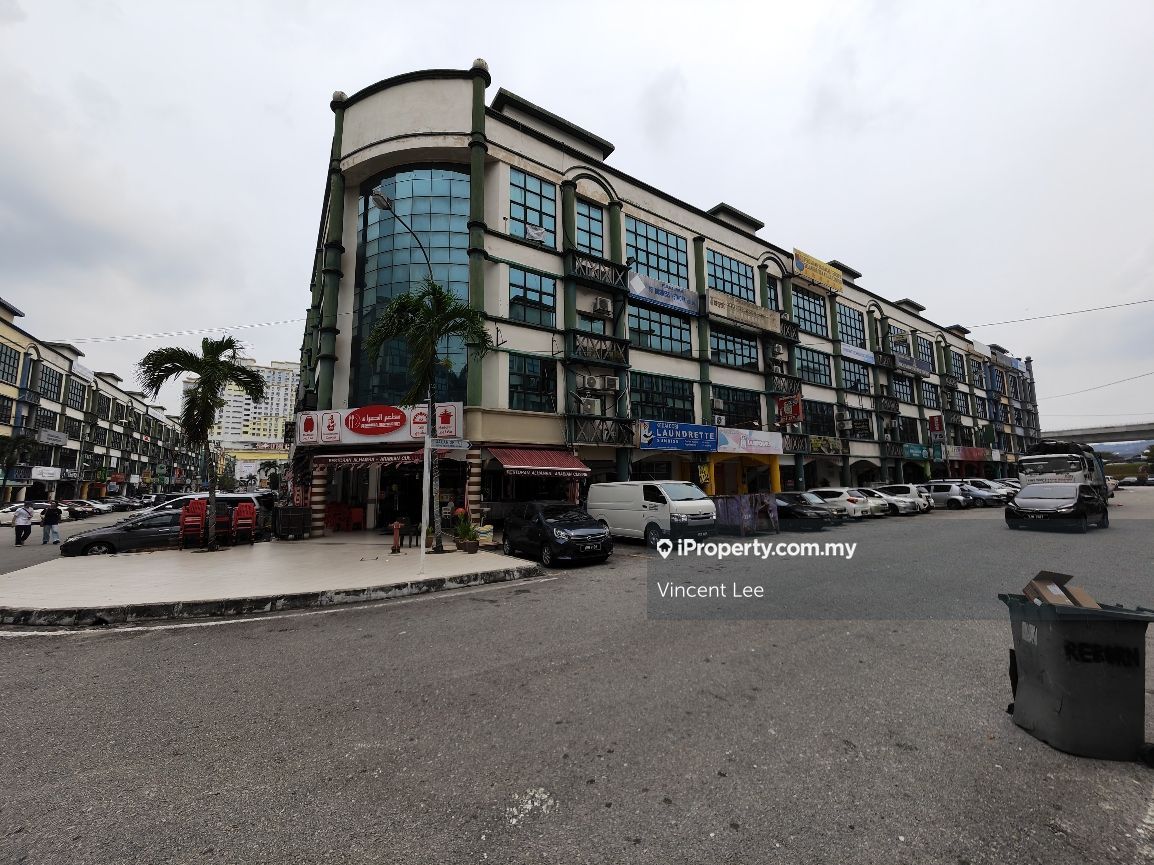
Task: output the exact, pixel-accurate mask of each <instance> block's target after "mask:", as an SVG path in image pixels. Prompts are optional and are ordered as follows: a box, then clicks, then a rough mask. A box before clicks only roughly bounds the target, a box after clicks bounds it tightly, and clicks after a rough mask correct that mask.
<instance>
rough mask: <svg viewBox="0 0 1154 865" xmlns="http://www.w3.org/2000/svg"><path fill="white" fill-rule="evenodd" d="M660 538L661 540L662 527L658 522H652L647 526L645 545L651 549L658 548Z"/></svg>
mask: <svg viewBox="0 0 1154 865" xmlns="http://www.w3.org/2000/svg"><path fill="white" fill-rule="evenodd" d="M659 540H661V527H660V526H658V525H657V523H650V524H649V525H647V526H646V527H645V545H646V546H647V547H649V548H650V549H656V548H657V542H658V541H659Z"/></svg>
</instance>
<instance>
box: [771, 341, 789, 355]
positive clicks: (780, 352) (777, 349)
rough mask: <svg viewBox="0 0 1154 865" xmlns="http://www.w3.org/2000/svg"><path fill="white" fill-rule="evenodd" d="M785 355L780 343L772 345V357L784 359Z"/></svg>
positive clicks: (783, 347)
mask: <svg viewBox="0 0 1154 865" xmlns="http://www.w3.org/2000/svg"><path fill="white" fill-rule="evenodd" d="M785 353H786V349H785V346H784V345H782V344H781V343H780V342H775V343H774V344H773V356H774V357H784V356H785Z"/></svg>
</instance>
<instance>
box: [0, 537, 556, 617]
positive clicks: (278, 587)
mask: <svg viewBox="0 0 1154 865" xmlns="http://www.w3.org/2000/svg"><path fill="white" fill-rule="evenodd" d="M390 546H391V538H386V537H384V536H381V535H378V534H376V533H374V532H354V533H345V534H341V535H337V536H334V537H326V538H317V539H314V540H307V541H273V542H270V543H260V544H254V545H251V546H238V547H231V548H226V549H224V550H221V551H219V552H216V553H206V552H200V551H192V550H171V551H161V552H153V553H128V554H124V555H116V556H84V557H73V558H65V557H57V558H54V559H52V560H50V561H46V562H43V563H41V564H36V565H32V566H30V567H26V568H23V569H20V570H17V571H13V572H11V573H7V574H2V575H0V624H8V625H11V624H17V625H91V624H105V623H108V624H112V623H119V622H133V621H141V620H147V619H170V618H184V617H191V616H225V615H237V614H243V613H254V612H269V611H273V610H286V609H299V608H304V607H318V606H329V605H332V604H348V603H356V602H360V601H372V600H380V599H384V598H396V597H403V596H405V595H413V594H420V593H423V592H433V591H439V590H441V589H450V588H459V587H461V586H472V585H477V584H481V583H493V582H500V581H503V580H515V579H522V578H524V577H531V576H535V575H537V574H538V573H540V568H539V567H538V566H537V565H536V564H533V563H531V562H526V561H523V560H511V559H508V558H506V557H505V556H502V555H499V554H496V553H486V552H481V553H476V554H474V555H468V554H466V553H462V552H456V551H451V552H446V553H444V554H443V555H431V554H429V555H426V556H425V567H424V573H423V574H418V573H417V570H418V558H419V557H418V551H417V549H416V548H408V547H406V548H405V549H404V551H403V552H402V553H400V554H398V555H392V554H390V552H389V549H390ZM448 546H449V547H450V548H451V547H452V544H451V542H450V543H449V545H448Z"/></svg>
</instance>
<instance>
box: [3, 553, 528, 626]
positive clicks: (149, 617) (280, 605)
mask: <svg viewBox="0 0 1154 865" xmlns="http://www.w3.org/2000/svg"><path fill="white" fill-rule="evenodd" d="M542 573H543V571H542V569H541V566H540V565H536V564H528V563H526V564H521V565H514V566H513V567H508V568H500V569H498V570H493V571H482V572H480V573H475V574H457V575H455V576H451V577H430V578H428V579H422V580H413V581H411V582H407V583H390V584H388V585H382V586H367V587H365V588H360V589H328V590H322V591H316V592H297V593H293V594H280V595H262V596H259V597H245V598H219V599H216V600H205V601H174V602H172V603H151V604H128V605H125V606H115V607H71V608H66V607H54V608H47V609H31V608H18V607H0V625H17V626H20V625H25V626H36V627H46V626H48V627H51V626H56V627H73V628H75V627H92V626H100V625H121V624H128V623H132V622H146V621H155V620H158V619H201V618H223V617H227V616H243V615H249V614H251V613H275V612H278V611H281V610H304V609H309V608H312V607H331V606H336V605H338V604H359V603H363V602H365V601H383V600H388V599H390V598H403V597H407V596H410V595H423V594H428V593H430V592H441V591H446V590H449V589H463V588H466V587H468V586H480V585H486V584H488V583H502V582H508V581H510V580H524V579H529V578H531V577H538V576H540V575H541V574H542Z"/></svg>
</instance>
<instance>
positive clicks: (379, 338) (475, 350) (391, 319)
mask: <svg viewBox="0 0 1154 865" xmlns="http://www.w3.org/2000/svg"><path fill="white" fill-rule="evenodd" d="M451 336H452V337H458V338H460V339H461V340H462V341H463V342H464V343H465V345H466V347H467V348H468V349H469V350H470V351H471V352H472V354H473V357H474V358H475V359H477V360H479V359H480V358H482V357H484V355H485V353H486V352H488V351H489V350H491V349H492V348H493V338H492V337H491V336H490V335H489V331H488V330H487V329H486V328H485V316H484V315H483V314H482V313H481V312H480V311H479V310H476V309H473V308H472V307H470V306H469V305H468V304H467V303H465V302H463V301H462V300H461V299H460V298H458V297H457V296H456V295H455V294H453V293H452V292H450V291H447V290H446V289H445V288H444V287H442V286H441V285H440V284H439V283H438V282H436V281H435V280H433V279H432V278H431V277H426V278H425V280H424V281H423V282H422V283H421V285H420V287H419V288H418V289H417V290H416V291H414V292H408V293H406V294H401V295H398V296H396V297H394V298H393V299H392V301H390V302H389V305H388V306H387V307H385V309H384V311H383V312H382V313H381V317H380V318H378V319H377V322H376V324H374V325H373V328H372V330H371V331H369V335H368V336H367V337H366V338H365V351H366V353H367V354H368V356H369V360H370V361H372V362H373V363H376V361H377V358H379V357H380V354H381V348H382V347H383V346H384V344H385V343H386V342H388V341H389V340H392V339H402V340H404V341H405V344H406V346H407V347H408V349H409V374H410V376H411V382H412V383H411V384H410V386H409V390H408V392H407V393H406V394H405V395H404V396H403V397H402V398H401V402H402V403H403V404H404V405H418V404H420V403H421V402H425V401H427V403H428V410H427V415H428V418H427V421H428V423H429V429H430V431H432V432H435V431H436V426H435V425H434V424H435V422H436V418H435V417H434V410H435V408H436V405H437V380H436V373H437V369H438V367H448V366H449V363H448V358H444V359H441V358H439V357H438V350H439V346H440V345H441V343H442V341H444V340H445V339H446V338H447V337H451ZM429 472H430V475H431V480H432V502H433V533H434V536H435V540H434V543H433V549H434V550H435V551H436V552H438V553H440V552H444V548H443V547H442V545H441V509H440V508H439V507H437V506H436V502H437V500H438V498H439V497H440V490H441V477H440V467H439V466H438V465H437V460H436V459H435V458H431V464H430V466H429Z"/></svg>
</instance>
